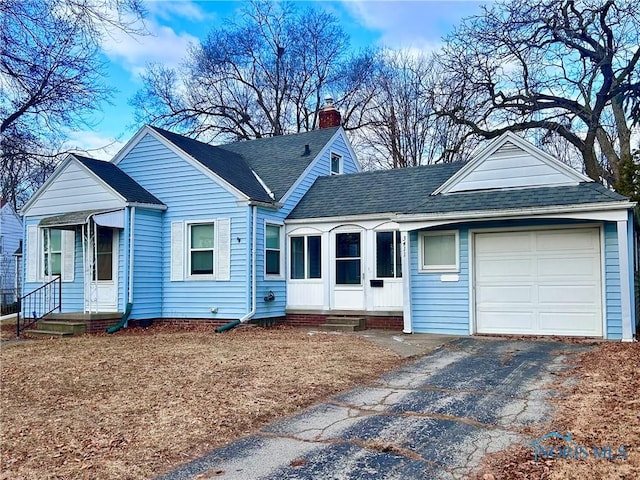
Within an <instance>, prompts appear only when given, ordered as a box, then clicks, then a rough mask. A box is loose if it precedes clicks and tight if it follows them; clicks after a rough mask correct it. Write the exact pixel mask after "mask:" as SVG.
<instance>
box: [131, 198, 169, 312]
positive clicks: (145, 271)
mask: <svg viewBox="0 0 640 480" xmlns="http://www.w3.org/2000/svg"><path fill="white" fill-rule="evenodd" d="M162 215H163V213H162V212H161V211H157V210H143V209H140V208H138V209H136V211H135V220H134V235H133V245H134V254H133V271H134V272H135V274H134V278H133V309H132V310H131V319H132V320H133V319H141V318H158V317H161V316H162Z"/></svg>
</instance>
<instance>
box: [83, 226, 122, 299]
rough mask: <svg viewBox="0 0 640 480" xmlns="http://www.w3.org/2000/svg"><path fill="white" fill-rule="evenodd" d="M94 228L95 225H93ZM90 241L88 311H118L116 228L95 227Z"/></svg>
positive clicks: (86, 296) (86, 297)
mask: <svg viewBox="0 0 640 480" xmlns="http://www.w3.org/2000/svg"><path fill="white" fill-rule="evenodd" d="M94 228H95V227H94ZM92 238H93V239H94V241H95V242H96V243H95V244H94V243H93V242H91V243H90V246H91V255H92V257H93V262H92V268H91V270H92V272H91V282H90V286H89V292H87V293H88V295H85V303H86V309H87V311H90V312H116V311H118V230H117V229H114V228H108V227H97V231H96V230H94V234H93V236H92Z"/></svg>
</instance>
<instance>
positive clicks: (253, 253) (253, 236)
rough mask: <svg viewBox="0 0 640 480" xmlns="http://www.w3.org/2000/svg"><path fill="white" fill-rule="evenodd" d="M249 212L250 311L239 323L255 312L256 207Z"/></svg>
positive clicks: (245, 320) (249, 317)
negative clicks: (250, 217) (250, 223)
mask: <svg viewBox="0 0 640 480" xmlns="http://www.w3.org/2000/svg"><path fill="white" fill-rule="evenodd" d="M251 214H252V215H253V226H252V227H251V228H252V229H253V230H252V232H251V311H250V312H249V313H247V314H246V315H245V316H243V317H242V318H241V319H240V323H245V322H247V321H248V320H249V319H251V317H253V316H254V315H255V313H256V243H257V237H258V235H257V233H256V230H257V226H258V212H257V207H256V206H255V205H254V206H253V207H251Z"/></svg>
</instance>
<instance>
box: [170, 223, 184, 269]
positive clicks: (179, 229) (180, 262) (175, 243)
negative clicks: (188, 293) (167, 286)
mask: <svg viewBox="0 0 640 480" xmlns="http://www.w3.org/2000/svg"><path fill="white" fill-rule="evenodd" d="M183 280H184V223H182V222H171V281H172V282H181V281H183Z"/></svg>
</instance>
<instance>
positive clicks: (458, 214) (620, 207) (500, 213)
mask: <svg viewBox="0 0 640 480" xmlns="http://www.w3.org/2000/svg"><path fill="white" fill-rule="evenodd" d="M636 205H637V202H629V201H613V202H599V203H583V204H571V205H551V206H547V207H523V208H505V209H500V210H471V211H452V212H436V213H411V214H398V215H397V216H396V217H395V220H396V221H397V222H399V223H400V222H413V221H426V220H456V221H463V220H476V219H498V218H522V217H529V216H538V215H545V214H563V213H567V214H569V213H577V212H606V211H627V210H629V209H631V208H634V207H635V206H636Z"/></svg>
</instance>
